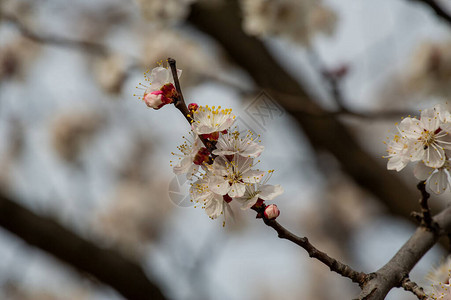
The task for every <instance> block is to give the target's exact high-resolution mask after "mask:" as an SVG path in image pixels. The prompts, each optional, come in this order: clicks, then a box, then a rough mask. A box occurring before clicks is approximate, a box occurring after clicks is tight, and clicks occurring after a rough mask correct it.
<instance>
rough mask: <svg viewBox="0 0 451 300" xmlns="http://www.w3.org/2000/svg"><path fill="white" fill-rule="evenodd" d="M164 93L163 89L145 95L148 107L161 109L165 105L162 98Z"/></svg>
mask: <svg viewBox="0 0 451 300" xmlns="http://www.w3.org/2000/svg"><path fill="white" fill-rule="evenodd" d="M162 95H163V92H162V91H153V92H150V93H148V94H146V95H144V99H143V100H144V102H145V103H146V105H147V106H148V107H151V108H153V109H160V108H162V107H163V106H164V105H165V103H163V100H162Z"/></svg>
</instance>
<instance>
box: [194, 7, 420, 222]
mask: <svg viewBox="0 0 451 300" xmlns="http://www.w3.org/2000/svg"><path fill="white" fill-rule="evenodd" d="M188 21H189V22H191V23H192V24H193V25H195V26H196V27H197V28H199V29H200V30H201V31H203V32H205V33H206V34H208V35H210V36H211V37H212V38H214V39H215V40H216V41H217V42H218V43H219V44H220V45H221V46H222V47H223V48H224V49H225V51H226V52H227V54H228V55H229V56H230V58H231V59H232V60H233V61H235V63H236V64H237V65H238V66H241V67H242V68H243V69H244V70H246V71H247V72H248V73H249V75H250V76H251V77H252V78H253V79H254V81H255V82H256V84H257V85H258V86H260V88H262V89H265V90H266V91H269V92H270V95H271V96H272V97H273V98H274V99H275V100H277V101H278V102H279V103H280V104H281V105H282V107H283V108H284V109H285V110H286V111H287V112H288V113H289V114H290V115H291V116H292V117H293V118H294V119H295V120H296V121H297V122H298V124H299V126H300V127H301V128H302V130H303V131H304V133H305V134H306V136H307V137H308V139H309V140H310V142H311V144H312V145H313V147H314V148H316V149H317V150H319V149H323V150H327V151H328V152H330V153H331V154H333V156H335V157H336V159H337V160H338V161H339V162H340V163H341V166H342V168H343V170H344V172H345V173H347V174H348V175H349V176H350V177H351V178H353V179H354V181H355V182H356V183H357V184H359V185H360V186H362V187H363V188H365V189H366V190H367V191H369V192H370V193H372V194H373V195H374V196H376V197H377V198H378V199H379V200H380V201H381V202H382V203H384V204H385V205H386V207H388V209H389V211H390V212H391V213H393V214H397V215H402V216H404V217H405V218H407V219H409V220H410V217H409V216H410V212H411V211H413V210H415V208H416V203H415V201H413V199H415V198H416V193H415V192H414V190H413V189H410V188H408V187H407V185H406V184H405V183H404V182H403V181H402V180H401V179H400V178H399V177H398V176H397V175H395V174H394V173H389V172H388V171H387V169H386V168H385V166H384V162H383V161H382V160H380V161H377V160H376V159H375V158H374V156H373V155H370V154H368V153H367V152H366V151H364V150H363V148H362V147H361V146H360V145H359V144H358V143H357V141H356V139H355V138H354V137H353V136H352V134H351V132H350V131H349V130H348V129H347V128H346V127H345V126H344V125H343V123H341V122H340V121H339V120H338V119H337V118H335V116H326V117H321V118H318V117H317V116H318V115H319V116H324V115H328V114H329V112H327V111H325V110H324V109H322V108H321V107H320V106H319V105H318V104H317V103H316V102H315V101H314V100H313V99H312V98H311V97H310V96H309V95H308V94H307V92H306V90H305V89H304V87H302V86H301V85H300V84H299V83H298V81H297V80H296V79H294V78H293V77H291V76H290V75H289V74H288V73H287V72H286V71H285V70H284V69H283V68H282V67H281V66H280V65H279V64H278V63H277V62H276V60H275V59H274V57H273V56H272V54H271V53H270V52H269V51H268V49H267V48H266V47H265V46H264V44H263V43H262V42H261V41H260V40H258V39H257V38H254V37H251V36H248V35H247V34H246V33H244V32H243V30H242V27H241V23H242V22H241V21H242V20H241V12H240V7H239V3H238V2H237V1H226V2H224V4H223V5H217V6H215V5H210V6H207V5H202V4H199V3H197V4H194V5H193V6H192V9H191V14H190V16H189V17H188ZM303 111H307V112H309V114H310V115H308V114H305V113H303Z"/></svg>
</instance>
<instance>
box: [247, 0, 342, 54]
mask: <svg viewBox="0 0 451 300" xmlns="http://www.w3.org/2000/svg"><path fill="white" fill-rule="evenodd" d="M241 4H242V8H243V12H244V24H243V26H244V30H245V31H246V32H247V33H249V34H252V35H257V36H271V35H280V36H286V37H288V38H290V39H292V40H294V41H295V42H299V43H301V44H303V45H309V44H310V40H311V38H312V36H313V35H314V34H316V33H318V32H323V33H326V34H329V35H330V34H332V33H333V29H334V26H335V23H336V21H337V17H336V15H335V12H334V11H332V10H331V9H329V8H328V7H326V6H324V5H323V3H322V1H315V0H277V1H268V0H243V1H241Z"/></svg>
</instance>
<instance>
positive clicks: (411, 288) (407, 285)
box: [401, 275, 427, 300]
mask: <svg viewBox="0 0 451 300" xmlns="http://www.w3.org/2000/svg"><path fill="white" fill-rule="evenodd" d="M401 286H402V287H403V288H404V289H405V290H406V291H408V292H412V293H413V294H414V295H415V296H417V298H418V299H420V300H426V299H427V295H426V294H425V293H424V290H423V288H422V287H420V286H418V285H417V284H416V283H415V282H413V281H410V279H409V276H407V275H406V276H405V277H404V279H403V280H402V282H401Z"/></svg>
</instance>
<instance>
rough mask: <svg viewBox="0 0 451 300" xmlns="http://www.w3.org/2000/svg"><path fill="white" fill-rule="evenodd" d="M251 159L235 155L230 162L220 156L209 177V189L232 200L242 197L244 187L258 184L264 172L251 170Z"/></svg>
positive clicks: (214, 163)
mask: <svg viewBox="0 0 451 300" xmlns="http://www.w3.org/2000/svg"><path fill="white" fill-rule="evenodd" d="M252 167H253V159H252V158H245V157H242V156H240V155H235V156H234V157H233V159H232V161H228V160H227V159H226V158H224V157H222V156H218V157H216V159H215V161H214V162H213V166H212V171H211V172H212V174H211V175H210V176H209V177H210V178H209V180H210V188H211V190H212V191H213V192H215V193H217V194H220V195H227V194H228V195H229V196H230V197H232V198H235V197H242V196H243V195H244V193H245V191H246V186H247V185H249V184H252V183H257V182H260V180H261V179H262V178H263V176H264V174H265V172H263V171H260V170H252V169H251V168H252Z"/></svg>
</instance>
